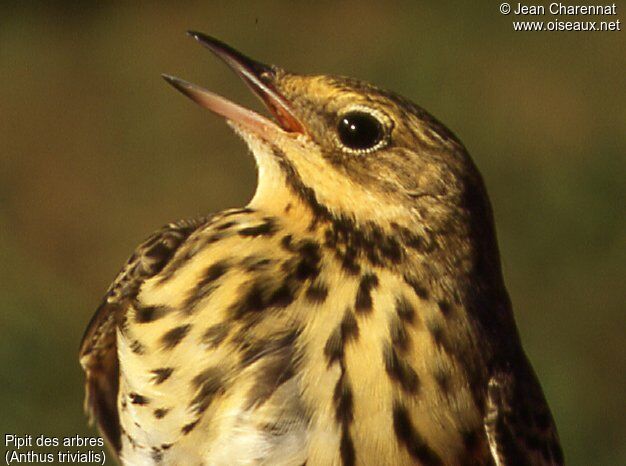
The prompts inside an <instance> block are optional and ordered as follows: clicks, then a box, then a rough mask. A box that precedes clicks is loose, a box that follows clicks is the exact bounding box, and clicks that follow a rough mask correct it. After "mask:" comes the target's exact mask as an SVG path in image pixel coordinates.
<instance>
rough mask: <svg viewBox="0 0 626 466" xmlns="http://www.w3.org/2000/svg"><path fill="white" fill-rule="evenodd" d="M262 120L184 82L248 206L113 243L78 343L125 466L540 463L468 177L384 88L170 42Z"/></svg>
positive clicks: (540, 440)
mask: <svg viewBox="0 0 626 466" xmlns="http://www.w3.org/2000/svg"><path fill="white" fill-rule="evenodd" d="M188 34H189V35H190V36H191V37H192V38H193V39H195V40H196V41H197V42H198V43H200V44H201V45H202V46H204V47H206V48H207V49H208V50H210V51H211V52H212V53H213V54H214V55H216V56H217V57H218V58H219V59H221V60H222V61H224V62H225V63H226V64H227V65H228V66H229V67H230V68H231V69H232V70H233V71H234V72H235V73H236V74H237V75H238V76H239V77H240V78H241V79H242V80H243V81H244V82H245V83H246V84H247V85H248V87H249V88H250V89H251V90H252V91H253V93H254V94H255V95H256V96H257V97H259V98H260V99H261V101H262V102H263V103H264V104H265V106H266V107H267V109H268V112H269V113H270V114H271V115H270V116H267V117H266V116H263V115H261V114H260V113H257V112H254V111H252V110H249V109H247V108H244V107H242V106H240V105H238V104H236V103H234V102H232V101H230V100H228V99H226V98H224V97H222V96H220V95H218V94H215V93H213V92H211V91H208V90H206V89H203V88H202V87H200V86H198V85H195V84H192V83H189V82H187V81H184V80H182V79H179V78H176V77H173V76H169V75H164V78H165V80H166V81H167V82H168V83H169V84H171V85H172V86H173V87H174V88H176V89H177V90H178V91H180V92H181V93H182V94H184V95H185V96H187V97H189V98H191V99H192V100H193V101H195V102H196V103H198V104H199V105H200V106H202V107H204V108H206V109H208V110H210V111H211V112H213V113H215V114H217V115H219V116H221V117H223V118H224V119H225V120H226V122H227V123H228V125H230V126H231V127H232V128H233V129H234V131H235V132H236V133H237V134H238V135H239V136H240V137H241V138H242V139H243V140H244V142H245V143H246V145H247V147H248V148H249V150H250V152H251V153H252V155H253V157H254V159H255V162H256V165H257V168H258V181H257V187H256V191H255V193H254V195H253V197H252V199H251V201H250V202H249V204H248V205H247V206H246V207H243V208H234V209H228V210H224V211H222V212H218V213H214V214H208V215H206V216H204V217H201V218H196V219H191V220H181V221H177V222H173V223H170V224H168V225H166V226H164V227H162V228H161V229H160V230H158V231H157V232H155V233H154V234H152V235H151V236H149V237H148V239H147V240H145V241H144V242H143V243H142V244H141V245H140V246H139V247H138V248H137V250H136V251H135V252H134V253H133V254H132V256H131V257H130V259H129V260H128V262H127V263H126V265H124V267H123V268H122V269H121V271H120V273H119V275H118V276H117V278H116V279H115V280H114V281H113V283H112V284H111V286H110V287H109V288H108V290H107V291H106V294H105V296H104V298H103V300H102V304H101V305H100V306H99V308H98V309H97V311H96V313H95V315H94V316H93V317H92V319H91V321H90V322H89V324H88V326H87V329H86V331H85V334H84V337H83V340H82V344H81V347H80V355H79V359H80V364H81V365H82V367H83V369H84V371H85V379H86V381H85V392H86V399H85V406H86V410H87V412H88V413H89V415H90V416H91V418H92V419H95V422H96V423H97V426H98V428H99V430H100V431H101V433H102V435H103V436H104V438H105V439H106V440H107V443H108V445H109V446H110V448H111V450H112V451H113V453H114V455H115V457H116V458H117V459H118V460H119V461H120V462H121V463H122V464H125V465H144V464H150V465H152V464H156V465H158V464H164V465H199V464H202V465H228V466H233V465H278V466H292V465H293V466H303V465H306V466H326V465H336V466H357V465H358V466H369V465H372V466H373V465H392V466H395V465H398V466H403V465H422V466H438V465H450V466H457V465H458V466H469V465H475V466H522V465H528V466H530V465H540V466H548V465H550V466H555V465H562V464H563V462H564V459H563V452H562V449H561V446H560V442H559V437H558V433H557V430H556V426H555V422H554V420H553V417H552V414H551V412H550V409H549V407H548V404H547V402H546V399H545V397H544V394H543V392H542V389H541V386H540V383H539V381H538V379H537V376H536V375H535V372H534V370H533V368H532V366H531V364H530V362H529V360H528V358H527V356H526V355H525V352H524V350H523V348H522V344H521V340H520V336H519V332H518V329H517V327H516V323H515V320H514V316H513V311H512V305H511V302H510V299H509V296H508V293H507V290H506V287H505V284H504V280H503V276H502V269H501V263H500V255H499V250H498V244H497V239H496V233H495V225H494V217H493V213H492V208H491V205H490V201H489V198H488V195H487V192H486V188H485V184H484V182H483V179H482V176H481V175H480V173H479V171H478V169H477V167H476V165H475V163H474V162H473V160H472V159H471V158H470V156H469V154H468V151H467V150H466V148H465V147H464V145H463V144H462V142H461V141H460V140H459V139H458V138H457V137H456V136H455V134H454V133H453V132H451V131H450V130H449V129H447V128H446V127H445V126H444V125H443V124H442V123H440V122H439V121H438V120H437V119H435V118H434V117H433V116H431V115H430V114H429V113H427V112H426V111H425V110H424V109H422V108H421V107H419V106H417V105H416V104H414V103H412V102H411V101H409V100H408V99H406V98H404V97H401V96H400V95H398V94H396V93H393V92H390V91H387V90H383V89H381V88H379V87H376V86H374V85H372V84H369V83H367V82H364V81H361V80H357V79H354V78H348V77H341V76H331V75H304V74H297V73H293V72H289V71H286V70H284V69H282V68H280V67H277V66H270V65H265V64H263V63H261V62H258V61H256V60H253V59H251V58H249V57H247V56H245V55H243V54H242V53H240V52H239V51H237V50H235V49H234V48H232V47H230V46H229V45H226V44H225V43H223V42H221V41H220V40H218V39H215V38H213V37H210V36H208V35H205V34H202V33H199V32H193V31H191V32H189V33H188Z"/></svg>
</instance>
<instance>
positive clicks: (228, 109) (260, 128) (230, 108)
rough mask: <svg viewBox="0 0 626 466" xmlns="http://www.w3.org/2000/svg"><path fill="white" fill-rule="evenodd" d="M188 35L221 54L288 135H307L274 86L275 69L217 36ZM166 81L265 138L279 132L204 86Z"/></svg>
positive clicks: (166, 76) (195, 33) (252, 112)
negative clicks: (248, 55)
mask: <svg viewBox="0 0 626 466" xmlns="http://www.w3.org/2000/svg"><path fill="white" fill-rule="evenodd" d="M188 34H189V35H190V36H191V37H193V38H194V39H196V40H197V41H198V42H200V44H202V45H204V46H205V47H206V48H208V49H209V50H210V51H211V52H213V53H214V54H215V55H217V56H218V57H219V58H220V59H221V60H223V61H224V62H225V63H226V64H227V65H228V66H229V67H231V68H232V69H233V70H234V71H235V72H236V73H237V74H238V75H239V76H240V77H241V78H242V79H243V80H244V82H245V83H246V84H247V85H248V86H249V87H250V88H251V89H252V91H253V92H254V93H255V94H256V95H257V96H258V97H259V98H260V99H261V100H262V101H263V103H264V104H265V105H266V107H267V108H268V109H269V111H270V112H271V113H272V115H273V116H274V118H275V119H276V121H277V123H278V127H280V129H282V130H283V131H285V132H288V133H296V134H305V133H306V131H305V129H304V126H303V125H302V123H301V122H300V121H299V120H298V118H296V116H295V115H294V114H293V112H292V110H291V108H290V105H289V102H288V101H287V99H285V97H283V96H282V95H281V94H280V92H278V90H277V89H276V87H275V86H274V84H273V80H274V77H275V72H274V70H273V69H272V68H271V67H269V66H267V65H264V64H262V63H259V62H256V61H254V60H252V59H250V58H248V57H246V56H245V55H243V54H241V53H239V52H238V51H237V50H235V49H233V48H232V47H229V46H228V45H226V44H224V43H223V42H221V41H219V40H217V39H215V38H213V37H210V36H207V35H205V34H202V33H199V32H193V31H189V32H188ZM163 78H165V80H166V81H167V82H169V83H170V84H171V85H172V86H174V87H175V88H176V89H178V90H179V91H180V92H182V93H183V94H185V95H186V96H187V97H189V98H190V99H192V100H193V101H194V102H196V103H198V104H199V105H201V106H202V107H205V108H208V109H209V110H211V111H212V112H214V113H217V114H218V115H221V116H223V117H224V118H226V119H227V120H230V121H232V122H234V123H236V124H238V125H240V126H243V127H244V128H247V129H249V130H251V131H252V132H254V133H256V134H258V135H259V136H261V137H263V136H267V137H270V135H271V134H275V133H276V130H277V129H278V127H277V125H276V123H274V122H273V121H271V120H269V119H268V118H265V117H264V116H262V115H260V114H258V113H256V112H254V111H252V110H249V109H247V108H244V107H242V106H240V105H237V104H236V103H234V102H231V101H230V100H228V99H225V98H224V97H222V96H220V95H217V94H215V93H213V92H211V91H207V90H206V89H203V88H202V87H200V86H197V85H195V84H192V83H189V82H187V81H183V80H182V79H179V78H175V77H173V76H168V75H163Z"/></svg>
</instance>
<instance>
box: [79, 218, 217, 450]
mask: <svg viewBox="0 0 626 466" xmlns="http://www.w3.org/2000/svg"><path fill="white" fill-rule="evenodd" d="M208 220H209V218H199V219H194V220H182V221H179V222H175V223H170V224H168V225H166V226H164V227H163V228H161V229H160V230H158V231H157V232H155V233H153V234H152V235H151V236H150V237H149V238H148V239H146V240H145V241H144V242H143V243H142V244H141V245H140V246H139V247H138V248H137V249H136V251H135V252H134V253H133V255H132V256H131V257H130V259H129V260H128V261H127V262H126V265H124V267H123V268H122V270H121V271H120V272H119V274H118V275H117V277H116V278H115V280H114V281H113V283H112V284H111V286H110V287H109V289H108V290H107V292H106V294H105V296H104V299H103V301H102V304H101V305H100V306H99V307H98V309H97V310H96V312H95V314H94V316H93V317H92V318H91V321H90V322H89V324H88V326H87V329H86V331H85V334H84V336H83V339H82V342H81V345H80V351H79V360H80V364H81V365H82V367H83V369H84V371H85V374H86V381H85V410H86V411H87V413H88V414H89V417H90V419H91V420H92V421H93V420H95V421H96V422H97V425H98V428H99V429H100V431H101V432H102V433H103V435H104V436H105V438H106V439H107V441H108V442H109V444H110V445H111V447H112V448H113V450H114V451H115V452H116V453H119V451H120V448H121V430H120V422H119V414H118V411H117V393H118V384H119V368H118V360H117V345H116V329H117V326H118V325H119V323H120V322H121V320H122V318H123V316H124V314H125V312H126V310H127V308H128V305H129V304H130V302H131V301H132V300H133V299H134V298H135V297H136V295H137V293H138V291H139V288H140V287H141V284H142V283H143V282H144V281H145V280H146V279H148V278H150V277H152V276H154V275H156V274H158V273H159V272H160V271H161V270H162V269H163V267H165V265H166V264H167V263H168V262H169V261H170V260H171V258H172V257H173V256H174V254H175V253H176V251H177V250H178V248H179V247H180V245H181V244H183V243H184V242H185V241H186V240H187V238H188V237H189V236H190V235H191V234H192V233H193V232H194V231H196V230H197V229H198V228H199V227H200V226H202V225H204V224H206V223H207V222H208Z"/></svg>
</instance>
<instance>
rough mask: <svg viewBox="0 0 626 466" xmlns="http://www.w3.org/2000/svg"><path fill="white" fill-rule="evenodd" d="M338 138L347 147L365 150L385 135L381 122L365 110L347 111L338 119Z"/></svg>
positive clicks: (376, 143)
mask: <svg viewBox="0 0 626 466" xmlns="http://www.w3.org/2000/svg"><path fill="white" fill-rule="evenodd" d="M337 133H338V134H339V140H340V141H341V143H342V144H343V145H344V146H346V147H347V148H348V149H353V150H367V149H372V148H373V147H376V145H378V144H379V143H380V142H381V141H382V140H383V138H384V137H385V130H384V127H383V125H382V123H381V122H380V121H379V120H378V119H377V118H376V117H375V116H373V115H371V114H369V113H366V112H359V111H354V112H349V113H346V114H345V115H343V116H342V117H341V118H340V119H339V124H338V125H337Z"/></svg>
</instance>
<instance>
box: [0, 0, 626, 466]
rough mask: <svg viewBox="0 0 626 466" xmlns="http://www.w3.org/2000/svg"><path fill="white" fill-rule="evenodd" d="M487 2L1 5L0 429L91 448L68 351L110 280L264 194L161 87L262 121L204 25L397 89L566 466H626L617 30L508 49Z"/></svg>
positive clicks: (533, 40)
mask: <svg viewBox="0 0 626 466" xmlns="http://www.w3.org/2000/svg"><path fill="white" fill-rule="evenodd" d="M488 3H491V2H482V3H478V2H477V3H476V5H478V6H476V5H475V4H473V3H470V2H465V3H458V4H453V3H449V4H447V5H446V6H444V5H437V4H436V3H435V2H430V3H426V2H417V1H414V2H406V3H397V2H376V3H367V2H363V1H346V2H325V1H319V2H287V1H283V2H279V1H276V2H233V1H231V2H206V1H205V2H170V3H165V2H149V3H148V2H146V3H143V2H134V3H132V4H120V3H110V2H83V3H82V4H84V5H88V6H89V8H85V7H84V6H80V5H81V3H72V2H45V3H44V2H41V3H36V2H35V3H33V2H21V3H18V2H15V3H10V2H9V3H6V2H4V3H2V4H0V252H1V259H2V263H1V265H0V274H1V275H0V311H1V314H0V317H1V321H0V329H1V332H2V333H1V335H0V406H2V413H1V415H0V432H1V433H3V434H4V433H7V432H13V433H31V434H39V433H45V434H48V435H55V436H61V435H72V434H76V433H81V434H86V433H88V432H93V431H89V430H88V429H87V427H86V420H85V418H84V416H83V414H82V407H81V405H82V397H83V392H82V374H81V370H80V368H79V365H78V361H77V348H78V344H79V341H80V337H81V334H82V331H83V329H84V328H85V326H86V324H87V321H88V319H89V318H90V316H91V314H92V312H93V311H94V310H95V308H96V306H97V305H98V303H99V299H100V298H101V296H102V294H103V292H104V290H105V288H106V287H107V285H108V284H109V282H110V281H111V279H112V278H113V277H114V276H115V274H116V272H117V270H118V268H119V267H120V266H121V265H122V263H123V261H124V260H125V259H126V257H127V256H128V255H129V253H130V252H131V251H132V250H133V248H134V247H135V246H136V245H137V244H138V242H139V241H141V240H142V239H143V238H144V237H145V236H146V235H147V234H148V233H150V232H151V231H153V230H155V229H156V228H157V227H159V226H160V225H161V224H163V223H166V222H169V221H171V220H174V219H178V218H184V217H191V216H195V215H199V214H202V213H206V212H210V211H215V210H220V209H224V208H227V207H236V206H242V205H244V204H245V203H246V202H247V200H248V199H249V198H250V196H251V194H252V192H253V190H254V186H255V177H256V175H255V170H254V163H253V161H252V158H251V157H250V156H249V155H247V150H246V148H245V147H244V145H243V143H242V142H240V141H239V140H238V139H237V138H236V137H235V136H234V135H233V134H232V132H231V131H230V130H229V129H228V128H227V127H226V125H225V124H224V123H223V122H222V121H221V120H220V119H218V118H216V117H214V116H212V115H210V114H209V113H208V112H207V111H204V110H203V109H200V108H199V107H197V106H195V105H193V104H192V103H191V102H190V101H188V100H186V99H184V98H183V97H182V96H181V95H179V94H178V93H177V92H175V91H174V90H173V89H171V88H170V87H168V86H167V85H166V84H165V83H164V82H163V80H162V79H161V78H160V76H159V75H160V73H162V72H167V73H172V74H175V75H179V76H181V77H183V78H186V79H189V80H191V81H194V82H197V83H200V84H202V85H204V86H205V87H208V88H209V89H212V90H216V91H218V92H220V93H222V94H224V95H226V96H228V97H230V98H233V99H234V100H235V101H237V102H241V103H244V104H246V105H252V106H253V107H254V108H259V105H258V104H257V103H256V102H255V100H254V98H253V97H251V96H250V94H249V92H248V91H247V90H246V89H245V86H244V85H243V84H242V83H241V82H239V80H238V79H236V78H235V77H234V75H233V74H232V73H231V72H230V71H229V70H228V69H227V68H226V67H225V66H224V65H223V64H222V63H220V62H219V61H218V60H217V59H215V58H214V57H213V56H211V55H210V53H208V52H207V51H206V50H203V49H202V48H201V47H200V46H198V45H197V44H195V43H194V41H193V40H191V39H189V38H187V37H186V36H185V30H187V29H197V30H201V31H205V32H207V33H209V34H212V35H215V36H217V37H219V38H222V39H223V40H225V41H227V42H229V43H231V44H232V45H234V46H235V47H237V48H239V49H241V50H243V51H244V52H246V53H248V54H249V55H251V56H253V57H255V58H258V59H260V60H261V61H266V62H273V63H276V64H279V65H281V66H283V67H285V68H288V69H292V70H297V71H300V72H306V73H333V74H345V75H350V76H355V77H359V78H362V79H365V80H368V81H372V82H374V83H376V84H378V85H380V86H382V87H385V88H389V89H393V90H395V91H397V92H399V93H400V94H403V95H405V96H407V97H409V98H411V99H412V100H414V101H416V102H417V103H419V104H420V105H422V106H424V107H425V108H426V109H428V110H429V111H431V112H432V113H433V114H434V115H435V116H437V117H438V118H439V119H441V120H442V121H443V122H445V123H446V124H447V125H448V126H449V127H450V128H451V129H452V130H453V131H455V132H456V133H457V134H458V135H459V136H460V138H461V139H462V140H463V141H464V143H465V144H466V145H467V147H468V148H469V150H470V153H472V154H473V157H474V158H475V160H476V162H477V164H478V165H479V167H480V168H481V170H482V172H483V174H484V176H485V179H486V183H487V186H488V188H489V191H490V195H491V199H492V201H493V204H494V208H495V214H496V223H497V228H498V234H499V239H500V246H501V249H502V257H503V266H504V272H505V275H506V280H507V283H508V287H509V291H510V293H511V296H512V299H513V302H514V306H515V310H516V317H517V321H518V324H519V327H520V331H521V334H522V338H523V341H524V343H525V347H526V350H527V352H528V353H529V356H530V358H531V360H532V361H533V363H534V366H535V368H536V370H537V372H538V374H539V377H540V379H541V381H542V384H543V387H544V390H545V392H546V396H547V398H548V400H549V402H550V404H551V406H552V410H553V413H554V416H555V417H556V420H557V423H558V426H559V430H560V434H561V438H562V442H563V447H564V449H565V454H566V458H567V460H568V464H570V465H581V466H583V465H617V464H626V442H625V441H624V439H626V422H625V419H624V417H625V416H624V415H625V414H626V403H625V396H624V390H625V387H626V367H625V358H624V352H625V349H626V348H625V339H624V329H625V328H626V326H625V325H624V324H625V322H624V302H625V301H626V300H625V292H624V289H625V286H624V276H625V268H624V263H625V261H626V235H625V234H624V232H625V231H626V228H625V227H626V216H625V215H624V200H625V199H626V192H625V186H624V178H625V175H626V158H625V154H626V150H625V149H626V139H625V137H624V136H625V135H626V105H625V103H626V102H625V93H624V84H625V83H624V70H625V69H626V66H625V65H626V41H625V40H624V32H623V31H621V32H588V33H582V32H579V33H564V32H552V33H548V32H532V33H531V32H525V33H523V32H513V30H512V26H511V21H512V19H513V17H512V16H502V15H500V14H499V12H498V3H499V2H493V4H488ZM435 5H436V6H435ZM546 5H547V3H546ZM624 6H625V5H620V4H618V7H617V8H618V15H620V16H621V18H624V15H623V11H620V9H621V8H622V7H624ZM530 19H532V18H530ZM539 19H550V18H549V17H548V18H539ZM570 19H571V18H570ZM573 19H574V20H587V19H590V18H588V17H581V16H579V17H575V18H573ZM605 19H610V20H614V19H616V18H615V17H612V18H605ZM622 28H623V26H622ZM3 454H4V453H3Z"/></svg>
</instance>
